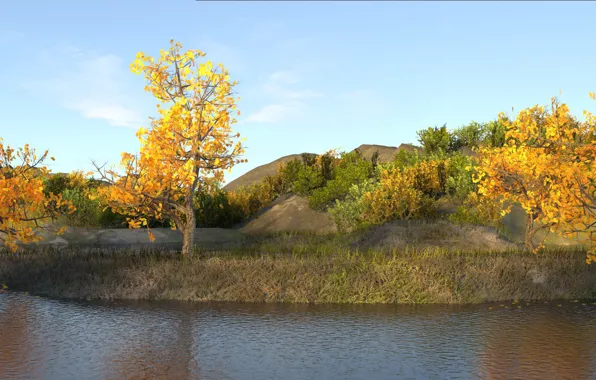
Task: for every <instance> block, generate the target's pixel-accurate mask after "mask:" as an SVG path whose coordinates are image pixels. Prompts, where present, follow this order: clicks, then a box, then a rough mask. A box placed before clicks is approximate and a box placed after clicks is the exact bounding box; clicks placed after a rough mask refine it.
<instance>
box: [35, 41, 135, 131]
mask: <svg viewBox="0 0 596 380" xmlns="http://www.w3.org/2000/svg"><path fill="white" fill-rule="evenodd" d="M42 59H43V60H44V61H45V62H47V63H48V64H49V66H50V67H49V68H50V69H52V67H51V66H57V67H56V70H55V71H56V72H57V73H58V74H55V75H54V76H53V77H52V78H47V79H41V80H31V81H28V82H26V83H25V84H24V85H25V87H27V88H29V89H30V90H31V91H34V92H36V93H38V94H41V95H42V96H44V97H46V98H47V99H50V101H55V102H57V103H58V105H59V106H61V107H63V108H66V109H69V110H73V111H76V112H78V113H79V114H80V115H81V116H83V117H85V118H88V119H100V120H105V121H107V122H108V123H109V124H110V125H112V126H117V127H133V128H138V127H139V126H140V125H141V124H142V123H143V122H144V121H145V120H146V118H145V117H143V116H141V113H140V112H139V111H140V108H141V107H140V106H139V104H138V103H137V101H135V100H133V99H135V98H138V97H139V92H141V91H142V89H141V88H137V89H135V88H133V87H132V86H127V83H130V82H131V80H133V79H134V76H133V74H131V73H130V71H129V70H128V67H126V66H125V65H124V63H123V62H122V59H120V58H119V57H118V56H116V55H113V54H105V55H97V54H92V53H87V52H83V51H81V50H80V49H76V48H72V47H66V48H64V47H63V48H58V49H55V50H53V51H50V52H45V54H43V57H42ZM58 63H60V64H61V65H62V66H61V67H60V66H59V65H57V64H58ZM52 71H54V70H52ZM129 88H130V89H129Z"/></svg>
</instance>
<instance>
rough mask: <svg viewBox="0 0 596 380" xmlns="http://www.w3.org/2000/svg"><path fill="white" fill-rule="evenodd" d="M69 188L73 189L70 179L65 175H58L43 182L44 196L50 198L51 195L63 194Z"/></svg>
mask: <svg viewBox="0 0 596 380" xmlns="http://www.w3.org/2000/svg"><path fill="white" fill-rule="evenodd" d="M68 188H72V187H71V185H70V178H69V176H68V174H65V173H57V174H54V175H53V176H51V177H47V178H45V179H44V180H43V194H44V195H45V196H46V197H49V196H50V193H53V194H56V195H59V194H62V193H63V192H64V190H66V189H68Z"/></svg>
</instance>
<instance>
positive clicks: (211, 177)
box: [98, 41, 244, 255]
mask: <svg viewBox="0 0 596 380" xmlns="http://www.w3.org/2000/svg"><path fill="white" fill-rule="evenodd" d="M181 48H182V45H181V44H180V43H177V42H174V41H171V47H170V49H169V50H168V51H163V50H162V51H161V53H160V57H159V58H158V59H157V60H156V59H154V58H153V57H150V56H146V55H145V54H144V53H138V54H137V57H136V59H135V61H134V62H133V63H132V64H131V70H132V71H133V72H134V73H137V74H139V73H142V74H143V75H144V77H145V79H146V80H147V86H146V87H145V90H146V91H149V92H151V93H152V94H153V96H155V98H156V99H157V100H159V101H160V103H161V104H167V105H169V107H162V106H161V104H158V105H157V108H158V112H159V115H160V116H159V117H158V118H154V119H152V120H151V127H150V129H149V130H146V129H144V128H140V129H139V131H138V133H137V137H138V138H139V140H140V142H141V150H140V154H139V155H132V154H129V153H123V154H122V162H121V164H122V167H123V168H124V171H125V174H124V175H122V176H120V175H118V174H117V173H116V172H115V171H114V170H106V171H104V172H101V170H100V169H101V168H99V167H98V170H100V173H101V174H102V179H106V180H108V181H109V182H110V183H111V184H112V186H109V187H106V188H104V189H101V190H100V192H101V194H102V195H104V196H105V197H106V198H107V200H108V203H109V205H110V207H111V208H112V209H113V210H114V211H116V212H119V213H128V214H131V215H133V217H131V218H130V220H129V226H130V227H131V228H139V227H141V226H147V217H148V216H153V217H155V218H157V219H162V218H164V217H167V218H169V219H170V220H172V228H178V229H179V230H180V231H181V232H182V235H183V246H182V254H183V255H191V254H192V248H193V236H194V235H193V233H194V228H195V223H196V219H195V217H196V216H195V210H194V198H195V192H196V191H197V189H201V188H202V187H205V186H209V184H210V183H213V182H218V181H222V180H223V171H224V170H226V169H229V168H231V167H232V166H233V165H235V164H236V163H239V162H243V161H244V160H239V159H236V158H237V156H239V155H240V154H242V153H243V149H242V145H241V143H240V142H237V143H236V144H235V145H234V144H233V142H232V138H233V137H238V134H235V135H232V133H231V128H230V126H231V124H233V123H234V122H236V120H235V119H234V118H233V117H232V112H234V113H238V114H239V112H236V111H235V109H236V105H235V101H236V100H237V99H235V98H234V97H233V94H232V88H233V86H234V85H235V84H236V82H231V81H230V80H229V75H228V71H227V70H226V69H225V68H224V66H223V65H221V64H219V65H217V66H214V65H213V64H212V63H211V62H210V61H206V62H204V63H200V62H199V59H200V58H202V57H204V56H205V53H203V52H201V51H199V50H188V51H186V52H185V53H182V52H181V51H180V49H181ZM148 233H149V237H150V239H152V240H153V239H154V237H153V235H152V234H151V232H150V231H149V230H148Z"/></svg>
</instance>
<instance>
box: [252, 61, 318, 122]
mask: <svg viewBox="0 0 596 380" xmlns="http://www.w3.org/2000/svg"><path fill="white" fill-rule="evenodd" d="M298 83H300V78H299V76H298V74H297V73H296V72H295V71H291V70H280V71H276V72H274V73H272V74H271V75H269V77H268V79H267V81H266V82H265V83H264V84H263V85H262V86H261V90H262V92H263V93H264V94H266V95H268V96H269V97H271V98H273V99H274V102H273V103H270V104H268V105H265V106H263V107H262V108H261V109H259V110H258V111H256V112H255V113H253V114H251V115H249V116H248V117H247V118H246V122H248V123H278V122H280V121H283V120H284V119H287V118H288V117H290V116H293V115H295V114H297V113H298V112H299V111H301V110H302V109H303V108H304V107H305V105H306V103H305V100H307V99H311V98H316V97H320V96H322V94H321V93H319V92H316V91H312V90H309V89H302V90H297V89H292V88H291V86H292V85H295V84H298Z"/></svg>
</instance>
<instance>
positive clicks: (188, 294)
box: [0, 247, 596, 305]
mask: <svg viewBox="0 0 596 380" xmlns="http://www.w3.org/2000/svg"><path fill="white" fill-rule="evenodd" d="M279 248H280V249H279V252H278V253H271V252H268V253H265V252H259V251H256V250H253V251H250V250H247V249H244V250H239V249H236V250H225V251H204V252H201V253H200V255H197V256H198V257H195V258H193V259H183V258H181V257H180V256H178V255H177V254H176V253H175V252H171V251H159V250H141V251H131V250H118V249H111V250H109V249H103V250H96V251H92V252H86V253H81V252H78V251H76V250H74V249H63V250H57V249H55V248H46V249H43V250H35V251H26V252H23V253H21V254H19V255H18V256H17V255H14V254H10V253H7V252H1V253H0V283H1V284H6V286H7V290H9V291H10V290H15V291H25V292H28V293H30V294H32V295H39V296H46V297H50V298H59V299H72V300H75V299H78V300H179V301H199V302H245V303H246V302H248V303H254V302H256V303H309V304H325V303H348V304H452V305H453V304H457V305H465V304H479V303H490V302H507V301H513V300H517V301H554V300H572V299H573V300H576V299H582V300H586V301H591V300H596V266H592V265H587V264H586V263H585V251H582V250H578V249H551V250H547V251H545V252H543V253H541V254H538V255H534V254H532V253H527V252H523V251H515V250H510V251H501V252H478V251H477V252H449V251H446V250H441V249H434V250H432V249H426V250H416V249H414V248H411V249H405V250H393V251H388V250H385V251H381V250H374V249H373V250H369V251H366V252H359V251H357V250H342V251H338V252H333V253H329V252H326V251H325V250H320V251H314V250H311V251H309V252H305V251H304V250H303V249H296V248H292V247H290V248H287V247H285V249H284V247H279ZM284 250H285V252H284ZM273 251H274V250H273Z"/></svg>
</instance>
